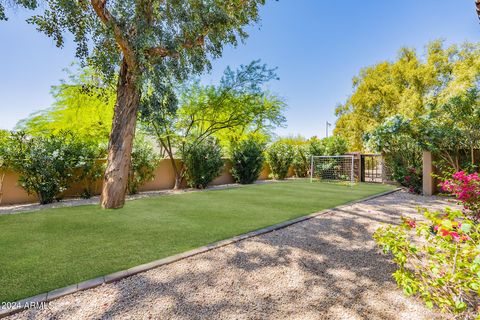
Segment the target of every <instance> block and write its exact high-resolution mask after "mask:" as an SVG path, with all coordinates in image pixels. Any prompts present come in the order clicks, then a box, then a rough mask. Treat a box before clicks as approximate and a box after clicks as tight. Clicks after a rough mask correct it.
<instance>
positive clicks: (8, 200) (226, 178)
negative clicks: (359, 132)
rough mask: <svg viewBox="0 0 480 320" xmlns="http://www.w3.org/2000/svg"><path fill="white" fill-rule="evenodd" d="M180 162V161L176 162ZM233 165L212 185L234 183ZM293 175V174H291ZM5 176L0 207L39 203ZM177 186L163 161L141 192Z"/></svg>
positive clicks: (71, 192)
mask: <svg viewBox="0 0 480 320" xmlns="http://www.w3.org/2000/svg"><path fill="white" fill-rule="evenodd" d="M176 161H180V160H176ZM231 167H232V164H231V162H230V161H229V160H225V167H224V169H223V172H222V174H221V175H220V176H218V177H217V178H216V179H215V180H213V181H212V183H211V185H220V184H228V183H233V182H234V181H233V177H232V175H231V173H230V169H231ZM269 174H270V170H269V168H268V166H265V167H264V169H263V171H262V172H261V174H260V177H259V180H266V179H269ZM290 174H291V175H293V173H292V172H290ZM2 175H4V179H3V185H0V186H1V188H0V205H11V204H22V203H31V202H36V201H38V199H37V197H36V196H35V195H28V194H27V192H26V191H25V190H24V189H23V188H22V187H20V186H19V185H18V178H19V175H18V174H17V173H15V172H12V171H6V172H1V171H0V179H1V177H2ZM174 184H175V175H174V173H173V169H172V165H171V162H170V160H168V159H164V160H161V161H160V163H159V165H158V167H157V169H156V170H155V178H154V179H153V180H152V181H148V182H147V183H145V184H144V185H143V186H141V187H140V191H155V190H167V189H171V188H173V186H174ZM82 190H83V184H82V183H81V182H78V183H74V184H73V185H72V186H71V188H69V189H68V190H67V191H65V192H64V194H63V195H64V196H65V197H66V198H68V197H78V196H79V195H80V193H81V192H82ZM101 190H102V180H101V179H100V180H98V181H96V182H95V194H97V195H98V194H100V192H101Z"/></svg>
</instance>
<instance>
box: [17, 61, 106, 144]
mask: <svg viewBox="0 0 480 320" xmlns="http://www.w3.org/2000/svg"><path fill="white" fill-rule="evenodd" d="M52 94H53V96H54V98H55V103H54V105H53V107H51V108H49V109H44V110H41V111H39V112H36V113H34V114H32V115H31V116H30V117H29V118H27V119H24V120H22V121H20V122H19V123H18V124H17V129H20V130H22V131H25V132H27V133H28V134H30V135H34V136H38V135H50V134H58V133H59V132H62V131H68V132H71V133H73V134H74V135H75V136H76V137H78V138H81V139H84V140H89V141H92V142H96V143H100V142H107V141H108V136H109V133H110V129H111V126H112V118H113V107H114V104H115V91H114V90H113V89H112V88H111V87H108V86H107V85H105V84H104V83H103V82H102V80H101V77H100V76H99V75H98V74H96V73H95V72H93V71H92V70H89V69H83V70H81V73H80V74H79V75H75V76H71V77H70V81H69V82H68V83H62V84H60V85H58V86H54V87H53V89H52Z"/></svg>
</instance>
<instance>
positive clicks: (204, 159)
mask: <svg viewBox="0 0 480 320" xmlns="http://www.w3.org/2000/svg"><path fill="white" fill-rule="evenodd" d="M182 160H183V164H184V166H185V168H184V169H185V179H186V181H187V184H188V185H189V186H190V187H192V188H199V189H203V188H206V187H207V186H208V184H209V183H210V182H212V181H213V179H215V178H216V177H218V176H219V175H220V173H221V172H222V169H223V166H224V162H223V159H222V149H221V147H220V145H219V144H218V141H217V140H216V139H207V140H205V141H202V142H200V143H196V144H190V145H188V146H187V147H186V148H185V151H184V152H183V154H182Z"/></svg>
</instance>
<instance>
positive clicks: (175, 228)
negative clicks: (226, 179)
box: [0, 180, 392, 302]
mask: <svg viewBox="0 0 480 320" xmlns="http://www.w3.org/2000/svg"><path fill="white" fill-rule="evenodd" d="M391 189H392V187H391V186H387V185H381V184H359V185H356V186H353V187H351V186H346V185H340V184H333V183H319V182H315V183H309V182H308V181H307V180H294V181H288V182H282V183H271V184H260V185H251V186H244V187H240V188H231V189H225V190H212V191H206V192H196V193H187V194H178V195H169V196H158V197H152V198H145V199H141V200H135V201H129V202H127V204H126V206H125V207H124V208H123V209H120V210H108V211H105V210H101V209H100V208H99V207H97V206H91V205H90V206H79V207H71V208H58V209H48V210H47V209H46V210H42V211H38V212H32V213H21V214H13V215H0V230H1V231H0V248H1V249H0V250H1V254H0V302H1V301H13V300H17V299H21V298H24V297H28V296H32V295H35V294H39V293H42V292H46V291H49V290H52V289H56V288H60V287H63V286H67V285H69V284H73V283H76V282H80V281H84V280H88V279H91V278H95V277H98V276H101V275H105V274H109V273H112V272H115V271H119V270H123V269H127V268H130V267H133V266H136V265H139V264H143V263H146V262H150V261H153V260H156V259H160V258H164V257H167V256H170V255H173V254H176V253H180V252H183V251H187V250H190V249H193V248H196V247H199V246H202V245H205V244H208V243H212V242H215V241H218V240H222V239H226V238H230V237H232V236H235V235H238V234H242V233H246V232H248V231H252V230H255V229H260V228H262V227H266V226H269V225H272V224H276V223H279V222H282V221H285V220H289V219H293V218H297V217H300V216H303V215H307V214H310V213H313V212H316V211H320V210H322V209H325V208H330V207H334V206H337V205H340V204H343V203H346V202H349V201H351V200H355V199H360V198H364V197H367V196H369V195H373V194H376V193H380V192H383V191H387V190H391Z"/></svg>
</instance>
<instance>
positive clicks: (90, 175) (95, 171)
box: [77, 145, 106, 199]
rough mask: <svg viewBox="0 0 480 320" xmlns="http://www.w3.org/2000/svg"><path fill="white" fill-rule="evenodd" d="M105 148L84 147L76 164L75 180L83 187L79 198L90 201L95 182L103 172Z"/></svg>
mask: <svg viewBox="0 0 480 320" xmlns="http://www.w3.org/2000/svg"><path fill="white" fill-rule="evenodd" d="M105 156H106V148H105V147H100V146H97V145H92V146H88V147H86V148H85V149H84V150H83V152H82V155H81V156H80V159H79V162H78V164H77V169H78V173H77V178H78V180H79V181H81V183H82V185H83V190H82V193H81V194H80V197H82V198H84V199H90V198H91V197H92V196H93V195H94V194H95V190H96V188H95V187H96V185H95V184H96V182H97V181H99V180H100V179H101V178H102V177H103V174H104V172H105V164H106V163H105V162H104V161H102V159H104V158H105Z"/></svg>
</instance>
